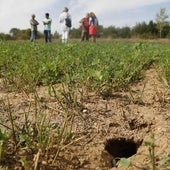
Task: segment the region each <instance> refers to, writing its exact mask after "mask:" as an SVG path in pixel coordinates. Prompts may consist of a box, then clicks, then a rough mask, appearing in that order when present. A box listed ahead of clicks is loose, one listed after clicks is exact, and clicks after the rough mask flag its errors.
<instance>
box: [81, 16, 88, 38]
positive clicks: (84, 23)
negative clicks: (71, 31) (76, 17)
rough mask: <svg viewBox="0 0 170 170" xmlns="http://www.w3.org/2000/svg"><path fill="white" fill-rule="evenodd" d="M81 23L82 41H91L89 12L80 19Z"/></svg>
mask: <svg viewBox="0 0 170 170" xmlns="http://www.w3.org/2000/svg"><path fill="white" fill-rule="evenodd" d="M80 23H81V41H84V40H86V41H89V13H87V14H86V16H85V17H84V18H82V19H81V20H80Z"/></svg>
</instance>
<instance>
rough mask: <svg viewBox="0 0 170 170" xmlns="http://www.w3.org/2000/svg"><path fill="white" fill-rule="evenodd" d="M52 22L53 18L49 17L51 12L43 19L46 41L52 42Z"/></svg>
mask: <svg viewBox="0 0 170 170" xmlns="http://www.w3.org/2000/svg"><path fill="white" fill-rule="evenodd" d="M51 22H52V19H51V18H50V17H49V13H46V14H45V18H44V20H43V24H44V36H45V42H46V43H48V42H51Z"/></svg>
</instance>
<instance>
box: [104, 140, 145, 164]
mask: <svg viewBox="0 0 170 170" xmlns="http://www.w3.org/2000/svg"><path fill="white" fill-rule="evenodd" d="M141 143H142V141H138V142H134V141H133V140H129V139H125V138H118V139H108V140H107V141H106V144H105V150H106V151H107V152H108V153H109V154H110V155H111V156H112V157H113V158H114V159H115V160H117V161H118V160H120V159H121V158H129V157H131V156H133V155H135V154H136V153H137V150H138V148H139V146H140V145H141Z"/></svg>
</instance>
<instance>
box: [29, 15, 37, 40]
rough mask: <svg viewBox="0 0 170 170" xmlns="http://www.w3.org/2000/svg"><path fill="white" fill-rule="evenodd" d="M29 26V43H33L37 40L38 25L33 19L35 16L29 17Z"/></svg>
mask: <svg viewBox="0 0 170 170" xmlns="http://www.w3.org/2000/svg"><path fill="white" fill-rule="evenodd" d="M30 25H31V37H30V41H31V42H33V41H35V40H36V39H37V26H38V25H39V23H38V21H37V20H36V19H35V14H32V16H31V20H30Z"/></svg>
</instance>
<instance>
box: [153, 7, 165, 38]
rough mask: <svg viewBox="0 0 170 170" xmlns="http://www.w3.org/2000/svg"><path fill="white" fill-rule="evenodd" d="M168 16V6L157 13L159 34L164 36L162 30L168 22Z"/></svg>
mask: <svg viewBox="0 0 170 170" xmlns="http://www.w3.org/2000/svg"><path fill="white" fill-rule="evenodd" d="M167 18H168V15H167V13H166V8H160V11H159V13H157V14H156V23H157V28H158V30H159V36H160V38H162V30H163V27H164V26H166V25H167V24H168V22H167V21H166V19H167Z"/></svg>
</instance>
